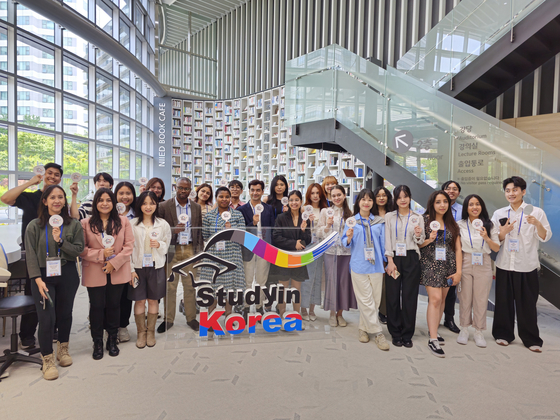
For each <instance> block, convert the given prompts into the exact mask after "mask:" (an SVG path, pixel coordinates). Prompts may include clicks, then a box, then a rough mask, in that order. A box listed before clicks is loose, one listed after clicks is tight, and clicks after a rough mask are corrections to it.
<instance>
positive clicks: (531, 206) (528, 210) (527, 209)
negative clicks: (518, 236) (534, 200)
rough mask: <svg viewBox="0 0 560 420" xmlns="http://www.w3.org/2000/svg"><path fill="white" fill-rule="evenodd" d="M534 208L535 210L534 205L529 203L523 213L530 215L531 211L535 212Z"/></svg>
mask: <svg viewBox="0 0 560 420" xmlns="http://www.w3.org/2000/svg"><path fill="white" fill-rule="evenodd" d="M533 210H535V208H534V207H533V205H532V204H527V205H526V206H525V208H524V209H523V214H525V216H530V215H531V213H533Z"/></svg>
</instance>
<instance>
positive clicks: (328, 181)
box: [322, 175, 338, 207]
mask: <svg viewBox="0 0 560 420" xmlns="http://www.w3.org/2000/svg"><path fill="white" fill-rule="evenodd" d="M335 185H338V181H337V179H336V178H335V177H334V176H332V175H329V176H327V177H325V179H323V185H322V188H323V192H324V193H325V196H326V197H327V206H328V207H330V206H331V205H332V198H331V191H332V189H333V188H334V186H335Z"/></svg>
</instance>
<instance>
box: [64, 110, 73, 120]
mask: <svg viewBox="0 0 560 420" xmlns="http://www.w3.org/2000/svg"><path fill="white" fill-rule="evenodd" d="M64 118H65V119H69V120H73V119H74V111H69V110H65V111H64Z"/></svg>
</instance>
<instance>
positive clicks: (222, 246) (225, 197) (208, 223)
mask: <svg viewBox="0 0 560 420" xmlns="http://www.w3.org/2000/svg"><path fill="white" fill-rule="evenodd" d="M230 201H231V193H230V191H229V189H228V188H226V187H220V188H218V189H217V190H216V204H217V206H216V208H215V209H213V210H210V211H209V212H208V213H206V215H205V216H204V219H203V220H202V236H203V238H204V241H208V240H209V239H210V238H211V237H212V236H213V235H215V234H216V233H218V232H221V231H222V230H225V229H243V230H245V219H244V218H243V215H242V214H241V213H240V212H238V211H237V210H233V211H231V212H230V214H231V219H230V220H229V221H228V222H226V221H224V219H222V214H223V213H224V212H226V211H227V212H229V211H230V208H229V203H230ZM207 251H208V252H210V253H211V254H213V255H216V256H217V257H220V258H223V259H224V260H227V261H229V262H231V263H233V264H235V265H236V266H237V268H236V269H235V270H232V271H230V272H227V273H225V274H222V275H221V276H218V277H217V278H216V281H215V283H212V278H213V275H214V269H211V268H209V267H202V270H201V274H200V278H201V280H202V281H207V282H209V283H211V284H212V287H213V288H214V291H216V290H217V289H218V287H220V286H222V287H223V288H224V290H238V289H241V290H245V288H246V286H245V270H244V269H243V258H242V256H241V245H238V244H236V243H234V242H231V241H220V242H217V243H216V244H214V245H212V246H211V247H210V248H209V249H208V250H207ZM213 264H216V263H213ZM217 266H218V267H220V268H221V265H220V264H217ZM236 305H243V300H241V302H237V303H236ZM215 307H216V303H214V305H213V306H212V307H210V308H208V311H209V312H211V311H213V310H214V308H215ZM225 309H226V312H225V315H226V317H227V316H228V315H229V314H231V312H232V305H230V303H229V302H228V303H226V308H225Z"/></svg>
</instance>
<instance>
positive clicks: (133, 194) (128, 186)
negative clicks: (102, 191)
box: [115, 181, 157, 214]
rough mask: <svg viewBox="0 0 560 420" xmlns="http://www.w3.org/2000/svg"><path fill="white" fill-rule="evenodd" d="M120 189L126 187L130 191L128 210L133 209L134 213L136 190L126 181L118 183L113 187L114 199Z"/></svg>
mask: <svg viewBox="0 0 560 420" xmlns="http://www.w3.org/2000/svg"><path fill="white" fill-rule="evenodd" d="M122 187H127V188H128V189H129V190H130V191H132V203H130V208H131V209H133V210H134V211H135V212H136V190H135V189H134V185H132V184H131V183H130V182H128V181H122V182H119V183H118V184H117V186H116V187H115V197H117V193H118V192H119V190H120V189H121V188H122ZM147 191H149V190H147ZM154 194H155V193H154ZM156 199H157V195H156ZM156 201H157V200H156ZM134 214H136V213H134Z"/></svg>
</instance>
